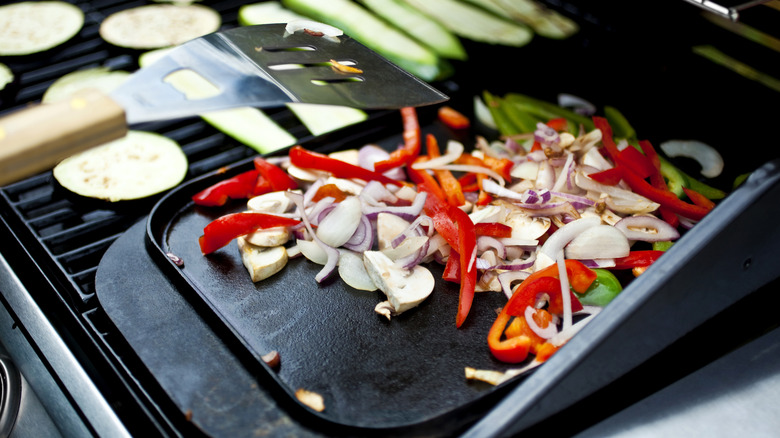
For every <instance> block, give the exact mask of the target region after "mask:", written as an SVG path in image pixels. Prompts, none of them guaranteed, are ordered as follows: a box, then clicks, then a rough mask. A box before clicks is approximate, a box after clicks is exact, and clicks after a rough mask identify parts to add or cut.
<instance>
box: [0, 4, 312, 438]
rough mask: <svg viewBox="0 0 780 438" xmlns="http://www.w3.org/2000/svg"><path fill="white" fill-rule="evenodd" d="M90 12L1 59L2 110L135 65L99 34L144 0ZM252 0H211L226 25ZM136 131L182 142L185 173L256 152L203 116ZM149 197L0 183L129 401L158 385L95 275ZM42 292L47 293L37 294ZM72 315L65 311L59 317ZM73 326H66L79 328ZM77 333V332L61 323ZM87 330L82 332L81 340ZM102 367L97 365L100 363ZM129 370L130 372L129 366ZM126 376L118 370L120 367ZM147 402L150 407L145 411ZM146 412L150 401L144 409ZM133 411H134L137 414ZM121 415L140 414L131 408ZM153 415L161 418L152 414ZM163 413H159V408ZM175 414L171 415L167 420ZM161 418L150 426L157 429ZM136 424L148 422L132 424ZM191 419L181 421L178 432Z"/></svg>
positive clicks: (300, 133) (288, 122) (13, 219)
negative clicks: (6, 77) (37, 44)
mask: <svg viewBox="0 0 780 438" xmlns="http://www.w3.org/2000/svg"><path fill="white" fill-rule="evenodd" d="M71 3H74V4H76V5H78V6H79V7H80V8H81V9H82V10H83V11H84V12H85V24H84V27H83V28H82V30H81V32H80V33H79V34H78V35H77V36H76V37H74V38H73V39H72V40H71V41H68V42H67V43H65V44H64V45H62V46H60V47H58V48H55V49H53V50H51V51H50V52H51V53H49V52H47V53H44V54H39V55H29V56H25V57H19V58H3V59H1V60H0V62H3V63H5V64H6V65H8V66H9V67H10V68H11V70H12V71H13V72H14V74H15V75H16V80H15V83H14V84H12V85H11V86H9V87H7V88H9V90H6V91H4V92H3V95H2V100H0V115H5V114H7V113H9V112H11V111H13V110H15V109H17V108H20V107H22V106H24V105H27V104H28V103H29V102H38V101H40V99H41V97H42V96H43V93H44V92H45V91H46V89H47V88H48V87H49V86H50V85H51V84H52V83H53V82H54V81H55V80H56V79H58V78H59V77H61V76H63V75H65V74H67V73H70V72H73V71H76V70H80V69H87V68H93V67H100V66H103V67H109V68H111V69H114V70H125V71H134V70H135V69H137V68H138V64H137V58H138V55H140V53H141V52H136V51H132V50H125V49H121V48H116V47H113V46H110V45H109V44H107V43H106V42H104V41H103V40H102V39H101V37H100V35H99V24H100V22H101V21H102V20H103V19H104V18H105V17H107V16H108V15H110V14H111V13H113V12H116V11H119V10H123V9H126V8H130V7H134V6H141V5H145V4H148V3H147V2H143V1H130V2H127V1H115V0H105V1H97V2H95V1H91V2H87V1H71ZM244 3H245V2H243V1H240V0H228V1H222V2H214V3H210V4H209V6H210V7H212V8H214V9H215V10H217V11H218V12H220V14H221V16H222V19H223V28H229V27H234V26H236V25H237V12H238V8H239V7H240V6H241V5H242V4H244ZM265 112H266V114H267V115H268V116H269V117H271V118H272V119H273V120H274V121H275V122H276V123H278V124H279V125H280V126H282V127H283V128H285V129H287V130H288V131H289V132H290V133H291V134H292V135H293V136H295V137H296V138H298V139H300V141H306V140H307V139H309V138H310V137H311V134H310V133H309V132H308V130H307V129H306V128H305V126H303V125H302V124H301V123H300V122H299V121H298V120H297V118H296V117H295V116H294V115H293V113H292V112H290V111H289V110H286V109H283V108H282V109H272V110H267V111H265ZM138 129H141V130H146V131H153V132H157V133H160V134H162V135H165V136H167V137H169V138H171V139H173V140H175V141H177V142H178V143H179V144H180V145H181V147H182V150H183V151H184V153H185V155H187V158H188V160H189V169H188V174H187V179H188V180H189V179H192V178H195V177H197V176H199V175H202V174H204V173H207V172H211V171H213V170H215V169H218V168H220V167H223V166H226V165H229V164H232V163H235V162H236V161H239V160H241V159H244V158H247V157H250V156H253V155H255V154H256V152H255V151H254V150H252V149H251V148H249V147H247V146H245V145H243V144H241V143H239V142H237V141H235V140H233V139H232V138H230V137H228V136H227V135H225V134H223V133H221V132H219V131H218V130H216V129H215V128H213V127H211V126H210V125H208V124H207V123H206V122H204V121H202V120H200V119H190V120H185V121H174V122H160V123H147V124H144V125H142V126H139V127H138ZM156 198H157V197H154V198H152V199H148V200H144V201H132V202H129V203H126V204H125V205H110V204H108V203H104V202H102V201H93V200H87V199H83V198H78V197H77V196H75V195H73V194H70V193H69V192H67V191H66V190H65V189H63V188H61V187H59V186H58V185H57V183H56V182H55V181H54V179H53V177H52V174H51V172H50V171H48V172H44V173H41V174H39V175H36V176H33V177H30V178H27V179H25V180H22V181H19V182H16V183H13V184H10V185H8V186H5V187H0V215H2V218H3V219H5V220H6V221H7V223H8V224H9V227H10V228H11V230H12V232H13V234H14V235H15V236H16V238H17V239H18V240H19V242H20V245H21V246H23V247H24V251H23V252H27V253H29V254H35V255H34V256H33V255H31V256H30V258H31V259H32V260H31V263H33V264H34V265H37V266H38V267H39V269H41V270H42V271H43V272H44V273H45V274H46V275H47V276H48V280H49V281H50V282H51V284H54V285H56V286H55V287H54V288H53V289H54V290H52V291H51V292H52V293H53V294H55V295H56V296H48V297H44V300H51V299H54V300H55V301H58V300H59V301H63V302H65V303H66V304H67V306H68V307H69V310H70V312H69V313H72V314H73V315H75V318H76V319H77V320H78V321H77V322H76V323H75V327H78V330H82V331H84V332H86V336H87V338H88V339H90V340H91V341H92V342H93V343H94V346H95V348H97V351H99V353H98V354H97V355H95V354H92V353H90V352H93V353H94V351H93V350H91V349H90V347H89V346H84V345H78V346H74V350H78V349H79V348H81V349H82V350H86V351H87V353H85V354H86V355H88V356H90V357H91V360H95V357H96V356H97V357H100V356H103V357H108V358H110V359H108V360H109V366H110V367H112V368H114V369H117V370H122V369H123V370H125V373H124V377H122V379H123V381H124V383H123V384H124V385H126V386H129V387H132V388H134V389H132V390H130V392H131V393H133V394H136V395H130V397H131V398H137V397H138V396H137V394H141V393H145V392H147V391H149V388H150V387H154V384H153V383H151V382H144V383H138V382H136V380H137V379H139V378H140V377H139V372H138V370H139V369H143V367H142V366H141V367H140V368H139V367H136V366H134V365H133V361H134V360H135V359H134V354H133V353H132V352H131V351H130V350H129V348H130V347H129V346H127V345H126V344H125V343H124V342H123V340H122V339H121V336H120V335H118V334H117V333H116V330H115V329H114V328H113V324H112V323H111V322H110V320H109V318H108V316H107V315H106V314H105V312H104V311H103V310H102V309H101V308H100V304H99V303H98V301H97V297H96V293H95V273H96V271H97V267H98V264H99V263H100V260H101V257H102V256H103V254H104V253H105V251H106V250H107V249H108V248H109V246H110V245H111V244H112V243H113V242H114V241H115V240H116V239H117V238H118V237H119V236H120V235H122V233H123V232H124V231H126V230H127V229H128V228H129V227H130V226H131V225H133V224H134V223H136V222H137V221H138V220H140V219H142V218H143V217H144V216H145V215H146V214H148V212H149V210H150V209H151V206H152V205H153V204H152V203H153V202H154V199H156ZM39 293H40V292H39ZM63 318H65V316H63V315H62V314H57V315H54V316H53V319H56V320H60V319H63ZM73 324H74V323H68V324H67V326H68V327H72V326H73ZM64 330H72V329H64ZM83 336H84V334H83V333H78V334H76V336H75V338H82V337H83ZM97 367H99V365H98V366H97ZM131 370H132V371H131ZM104 372H105V370H98V371H95V375H94V376H93V377H94V378H95V380H96V381H98V382H103V385H104V387H103V388H102V390H103V391H105V392H106V393H111V394H113V397H112V398H113V399H111V400H110V403H113V404H116V405H117V406H116V408H117V410H118V411H119V412H120V415H122V414H121V412H122V410H123V409H125V410H128V409H132V408H127V404H126V403H124V402H122V401H119V399H120V397H119V396H118V394H119V392H120V391H119V390H117V389H116V388H115V387H113V386H111V384H108V383H106V382H105V381H104V379H105V375H104V374H103V373H104ZM120 374H121V373H120ZM145 403H147V404H148V405H151V409H159V406H157V404H158V403H160V402H159V401H157V400H155V401H153V402H150V401H146V402H145ZM142 409H144V408H142ZM145 409H146V410H147V411H148V409H150V408H149V406H147V407H146V408H145ZM133 412H136V411H133ZM124 415H133V414H127V413H125V414H124ZM153 416H155V415H153ZM157 417H158V418H159V417H160V416H159V415H157ZM163 417H164V415H163ZM161 421H162V422H167V421H169V420H168V419H163V420H161ZM159 422H160V421H157V422H156V423H157V424H156V425H154V426H151V427H152V428H155V429H159V428H160V427H161V426H159ZM133 427H144V426H138V425H135V426H133ZM182 427H184V428H186V427H187V426H186V424H185V426H178V429H181V428H182Z"/></svg>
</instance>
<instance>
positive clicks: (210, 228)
mask: <svg viewBox="0 0 780 438" xmlns="http://www.w3.org/2000/svg"><path fill="white" fill-rule="evenodd" d="M299 223H301V221H299V220H297V219H290V218H286V217H281V216H274V215H271V214H264V213H231V214H227V215H225V216H222V217H219V218H217V219H215V220H213V221H211V222H210V223H209V224H208V225H206V227H205V228H203V235H202V236H200V238H198V243H199V244H200V250H201V252H202V253H203V254H210V253H212V252H214V251H216V250H218V249H220V248H222V247H223V246H225V245H227V244H228V243H230V241H231V240H233V239H235V238H236V237H239V236H243V235H245V234H249V233H253V232H255V231H257V230H260V229H265V228H273V227H291V226H294V225H298V224H299Z"/></svg>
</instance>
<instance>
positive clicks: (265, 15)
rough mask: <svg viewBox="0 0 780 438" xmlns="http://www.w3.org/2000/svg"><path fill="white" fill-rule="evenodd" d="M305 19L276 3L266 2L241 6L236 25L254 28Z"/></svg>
mask: <svg viewBox="0 0 780 438" xmlns="http://www.w3.org/2000/svg"><path fill="white" fill-rule="evenodd" d="M304 18H306V17H304V16H303V15H300V14H297V13H295V12H293V11H291V10H289V9H287V8H285V7H284V6H282V4H281V3H280V2H278V1H267V2H262V3H252V4H248V5H243V6H241V7H240V8H239V9H238V24H240V25H242V26H254V25H256V24H270V23H288V22H290V21H293V20H302V19H304Z"/></svg>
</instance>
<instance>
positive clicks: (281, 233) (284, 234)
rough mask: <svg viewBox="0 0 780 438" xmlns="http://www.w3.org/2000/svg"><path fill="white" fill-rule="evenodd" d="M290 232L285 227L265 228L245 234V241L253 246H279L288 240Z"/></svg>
mask: <svg viewBox="0 0 780 438" xmlns="http://www.w3.org/2000/svg"><path fill="white" fill-rule="evenodd" d="M291 235H292V233H291V232H290V229H289V228H287V227H276V228H267V229H265V230H257V231H255V232H254V233H250V234H247V235H246V236H245V237H246V241H247V242H249V243H251V244H252V245H255V246H260V247H263V248H270V247H274V246H281V245H284V244H285V243H287V241H288V240H290V236H291Z"/></svg>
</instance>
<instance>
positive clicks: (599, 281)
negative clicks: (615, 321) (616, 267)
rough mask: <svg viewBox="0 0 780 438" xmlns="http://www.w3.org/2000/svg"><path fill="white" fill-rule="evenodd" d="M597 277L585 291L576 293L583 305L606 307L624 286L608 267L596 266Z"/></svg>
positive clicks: (594, 270)
mask: <svg viewBox="0 0 780 438" xmlns="http://www.w3.org/2000/svg"><path fill="white" fill-rule="evenodd" d="M593 272H595V273H596V279H595V280H594V281H593V284H591V285H590V287H589V288H588V290H586V291H585V293H575V294H576V296H577V298H578V299H579V300H580V303H581V304H582V305H583V306H598V307H604V306H606V305H607V304H609V303H610V301H612V300H613V299H614V298H615V297H616V296H618V294H620V292H622V291H623V286H622V285H621V284H620V281H619V280H618V279H617V277H615V275H614V274H613V273H611V272H609V271H608V270H606V269H600V268H595V269H593Z"/></svg>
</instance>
